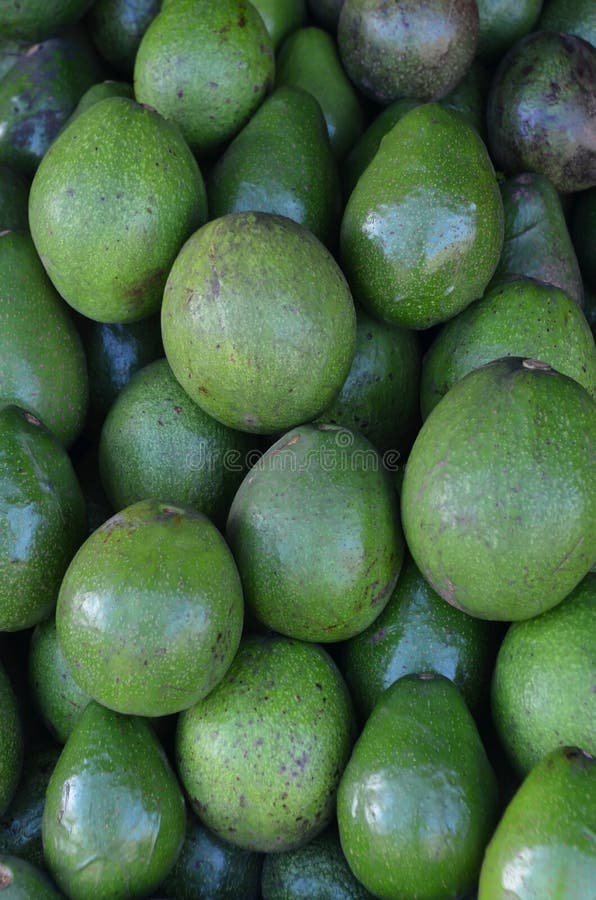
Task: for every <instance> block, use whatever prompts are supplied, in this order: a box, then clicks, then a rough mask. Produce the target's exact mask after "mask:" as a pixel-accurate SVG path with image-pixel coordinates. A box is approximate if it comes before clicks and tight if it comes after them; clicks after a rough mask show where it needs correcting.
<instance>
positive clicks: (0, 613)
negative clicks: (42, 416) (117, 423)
mask: <svg viewBox="0 0 596 900" xmlns="http://www.w3.org/2000/svg"><path fill="white" fill-rule="evenodd" d="M0 471H1V472H2V477H1V479H0V630H1V631H19V630H21V629H23V628H30V627H31V626H32V625H35V624H36V623H37V622H41V621H42V620H43V619H45V618H47V617H48V616H49V615H50V614H51V613H52V610H53V609H54V607H55V605H56V597H57V594H58V588H59V587H60V582H61V580H62V576H63V575H64V572H65V571H66V568H67V566H68V564H69V562H70V560H71V559H72V557H73V555H74V553H75V552H76V550H77V548H78V546H79V544H80V543H81V541H82V540H83V538H84V535H85V503H84V500H83V496H82V494H81V489H80V487H79V484H78V481H77V478H76V475H75V473H74V470H73V468H72V464H71V462H70V459H69V457H68V455H67V453H66V451H65V450H64V448H63V447H62V446H61V444H59V443H58V441H57V439H56V438H55V437H54V435H53V434H52V433H51V432H50V431H48V429H47V428H46V427H45V426H44V425H43V424H42V423H41V422H40V421H39V419H36V418H35V416H33V415H32V414H31V413H30V412H27V411H26V410H24V409H21V408H20V407H18V406H14V405H8V406H3V407H2V408H0Z"/></svg>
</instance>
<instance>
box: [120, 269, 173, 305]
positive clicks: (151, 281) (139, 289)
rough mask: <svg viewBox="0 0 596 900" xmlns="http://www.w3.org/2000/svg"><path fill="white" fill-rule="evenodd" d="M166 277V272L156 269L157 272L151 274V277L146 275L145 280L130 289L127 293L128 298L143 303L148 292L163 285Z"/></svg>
mask: <svg viewBox="0 0 596 900" xmlns="http://www.w3.org/2000/svg"><path fill="white" fill-rule="evenodd" d="M164 277H165V272H164V270H163V269H162V268H159V269H155V271H153V272H150V273H149V275H146V276H145V278H143V279H142V280H141V281H139V283H138V284H135V285H134V286H133V287H131V288H129V289H128V290H127V292H126V296H127V297H128V298H129V299H130V300H133V301H142V300H144V298H145V296H146V294H147V293H148V291H150V290H151V289H152V288H155V287H158V286H159V285H160V284H161V283H162V281H163V280H164Z"/></svg>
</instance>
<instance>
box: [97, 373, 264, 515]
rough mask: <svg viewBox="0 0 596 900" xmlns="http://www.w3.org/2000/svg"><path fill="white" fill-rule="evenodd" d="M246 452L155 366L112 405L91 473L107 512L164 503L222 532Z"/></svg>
mask: <svg viewBox="0 0 596 900" xmlns="http://www.w3.org/2000/svg"><path fill="white" fill-rule="evenodd" d="M251 450H253V439H252V438H250V437H249V436H248V435H246V434H243V433H242V432H239V431H232V429H231V428H227V427H226V426H225V425H222V424H221V423H220V422H217V421H216V420H215V419H212V418H211V416H208V415H207V413H205V412H203V410H202V409H201V408H200V407H199V406H197V405H196V403H193V402H192V400H191V399H190V397H189V396H188V394H187V393H186V392H185V391H184V390H183V389H182V388H181V387H180V385H179V384H178V382H177V381H176V379H175V378H174V376H173V374H172V371H171V369H170V367H169V365H168V363H167V360H165V359H160V360H157V361H156V362H154V363H151V364H150V365H149V366H146V367H145V368H144V369H142V370H141V371H140V372H137V373H136V375H135V376H134V377H133V378H132V380H131V381H130V383H129V384H128V385H127V386H126V387H125V388H124V389H123V391H122V392H121V393H120V394H119V395H118V397H117V398H116V401H115V403H114V405H113V407H112V408H111V410H110V412H109V413H108V417H107V419H106V421H105V423H104V426H103V430H102V433H101V438H100V443H99V470H100V474H101V480H102V483H103V485H104V488H105V490H106V493H107V496H108V498H109V499H110V501H111V503H112V506H113V507H114V509H123V508H124V507H125V506H130V505H131V504H132V503H136V502H137V501H139V500H143V499H144V498H145V497H156V498H166V499H167V500H168V502H170V503H176V504H182V505H186V506H190V507H192V508H193V509H198V510H199V511H200V512H202V513H205V515H206V516H208V517H209V518H211V519H213V521H214V522H216V523H217V524H222V525H223V523H225V520H226V516H227V514H228V510H229V508H230V504H231V502H232V500H233V498H234V494H235V493H236V490H237V489H238V487H239V485H240V482H241V481H242V479H243V477H244V475H245V474H246V470H247V468H248V466H249V463H250V459H251Z"/></svg>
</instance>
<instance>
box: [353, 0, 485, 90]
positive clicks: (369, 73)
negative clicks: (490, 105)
mask: <svg viewBox="0 0 596 900" xmlns="http://www.w3.org/2000/svg"><path fill="white" fill-rule="evenodd" d="M337 41H338V46H339V52H340V56H341V60H342V63H343V65H344V67H345V69H346V72H347V73H348V75H349V77H350V79H351V80H352V81H353V83H354V84H355V85H356V86H357V87H358V89H359V90H360V91H362V93H363V94H365V95H366V96H367V97H370V99H372V100H374V101H376V102H377V103H381V104H383V105H386V104H388V103H391V102H392V101H393V100H397V99H399V98H400V97H411V98H414V99H417V100H424V101H427V100H438V99H439V98H440V97H442V96H444V95H445V94H447V93H449V91H450V90H451V89H452V88H454V87H455V85H456V84H457V82H458V81H459V80H460V79H461V78H462V77H463V75H464V74H465V72H466V70H467V69H468V68H469V66H470V64H471V62H472V60H473V58H474V55H475V52H476V45H477V43H478V8H477V6H476V2H475V0H450V2H448V0H400V2H398V3H387V2H386V0H345V2H344V4H343V6H342V8H341V12H340V16H339V22H338V27H337Z"/></svg>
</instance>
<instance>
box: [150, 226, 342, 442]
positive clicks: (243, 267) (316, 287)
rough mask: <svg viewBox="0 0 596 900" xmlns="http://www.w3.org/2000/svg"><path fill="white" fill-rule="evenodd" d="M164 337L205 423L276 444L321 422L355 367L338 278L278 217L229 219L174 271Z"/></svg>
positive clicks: (309, 239)
mask: <svg viewBox="0 0 596 900" xmlns="http://www.w3.org/2000/svg"><path fill="white" fill-rule="evenodd" d="M161 317H162V318H161V322H162V336H163V343H164V348H165V351H166V356H167V358H168V362H169V363H170V365H171V367H172V371H173V372H174V375H175V376H176V378H177V379H178V381H179V382H180V384H181V385H182V387H183V388H184V390H185V391H186V392H187V393H188V394H189V395H190V397H192V399H193V400H194V401H195V402H196V403H198V404H199V406H201V407H202V408H203V409H204V410H205V412H207V413H209V415H211V416H213V417H214V418H215V419H218V420H219V421H220V422H223V423H224V425H229V426H230V428H237V429H238V430H240V431H252V432H260V433H266V434H267V433H275V432H280V431H284V430H287V429H288V428H292V427H293V426H294V425H297V424H299V423H301V422H306V421H308V420H309V419H312V418H314V416H316V415H317V413H319V412H320V411H321V410H322V409H324V408H325V406H327V404H328V403H329V402H330V401H331V400H332V398H333V397H334V396H335V394H337V392H338V391H339V389H340V388H341V386H342V384H343V382H344V381H345V379H346V376H347V374H348V371H349V369H350V365H351V363H352V358H353V356H354V347H355V337H356V315H355V311H354V304H353V301H352V297H351V294H350V291H349V289H348V286H347V284H346V280H345V278H344V276H343V274H342V272H341V269H340V268H339V266H338V265H337V263H336V262H335V260H334V259H333V257H332V256H331V254H330V253H329V252H328V251H327V250H326V249H325V248H324V247H323V245H322V244H321V243H320V242H319V241H318V240H317V238H315V237H314V235H312V234H311V233H310V232H309V231H308V230H307V229H306V228H303V227H302V226H300V225H298V224H296V223H295V222H293V221H291V220H290V219H286V218H284V217H283V216H275V215H270V214H267V213H250V212H249V213H231V214H230V215H228V216H224V217H223V218H221V219H215V220H213V221H211V222H209V223H208V224H207V225H204V226H203V228H201V229H199V231H197V232H196V233H195V234H194V235H193V236H192V237H191V238H190V239H189V240H188V241H187V242H186V244H185V245H184V247H183V248H182V250H181V251H180V254H179V255H178V258H177V259H176V262H175V263H174V265H173V267H172V270H171V272H170V275H169V277H168V282H167V285H166V290H165V294H164V299H163V306H162V314H161Z"/></svg>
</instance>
